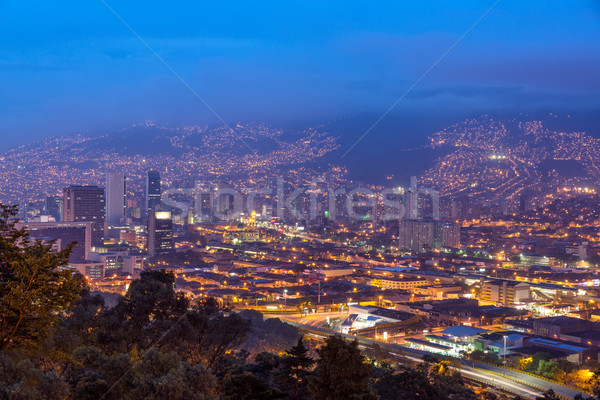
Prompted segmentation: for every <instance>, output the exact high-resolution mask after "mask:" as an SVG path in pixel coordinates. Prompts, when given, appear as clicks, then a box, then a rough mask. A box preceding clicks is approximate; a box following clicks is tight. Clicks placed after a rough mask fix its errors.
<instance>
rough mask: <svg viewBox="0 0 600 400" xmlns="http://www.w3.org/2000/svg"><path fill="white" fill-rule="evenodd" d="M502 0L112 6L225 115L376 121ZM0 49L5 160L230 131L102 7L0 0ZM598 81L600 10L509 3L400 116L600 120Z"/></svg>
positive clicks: (593, 5) (591, 4)
mask: <svg viewBox="0 0 600 400" xmlns="http://www.w3.org/2000/svg"><path fill="white" fill-rule="evenodd" d="M494 2H495V0H494V1H483V0H479V1H460V2H450V1H418V2H397V1H394V2H392V1H387V2H352V1H351V2H347V1H344V2H341V1H340V2H337V1H336V2H333V1H326V2H324V1H301V2H282V1H277V2H262V1H260V2H248V1H244V2H241V1H240V2H231V1H212V2H208V1H170V2H165V1H161V2H157V1H148V0H145V1H120V2H117V1H113V0H107V4H108V5H109V6H110V7H112V8H113V9H114V11H115V12H116V13H117V14H118V15H119V16H120V17H121V18H122V19H123V20H124V21H125V22H126V23H127V24H128V25H129V26H130V27H131V28H132V29H133V30H134V31H135V32H136V33H137V34H138V35H139V36H140V37H142V38H143V39H144V40H146V41H147V43H148V44H149V45H150V47H151V48H152V49H153V50H154V51H155V52H156V53H157V54H159V55H160V56H161V57H163V58H164V60H165V61H166V62H167V63H168V64H169V65H170V66H171V67H172V68H173V70H175V71H176V72H177V73H178V74H179V75H180V76H181V78H183V80H185V81H186V82H187V83H188V84H189V85H190V86H191V87H192V88H193V89H194V90H195V91H196V92H197V93H198V94H199V95H200V96H201V97H202V98H203V99H204V100H205V101H206V102H207V103H208V104H209V105H210V106H211V107H212V108H213V109H214V110H215V111H216V112H217V113H218V114H219V115H220V116H222V117H223V118H224V119H225V120H227V121H228V122H230V121H267V122H270V123H273V124H275V125H280V126H282V125H283V126H286V125H290V124H302V123H306V124H311V123H316V122H327V121H332V120H335V119H337V118H341V117H346V116H349V115H353V114H357V113H358V114H365V115H373V117H374V118H376V117H377V116H378V115H381V114H382V113H383V112H384V111H385V110H386V109H387V108H388V107H389V106H390V105H391V104H392V103H394V101H396V100H397V99H398V98H399V97H400V96H401V95H402V94H403V93H404V92H405V91H406V89H407V88H409V87H410V86H411V85H412V84H413V82H414V81H415V80H416V79H417V78H418V77H419V76H420V75H421V74H423V72H425V71H426V70H427V69H428V68H429V67H430V66H431V65H432V64H433V63H434V62H435V61H436V60H437V59H438V58H439V57H440V56H441V55H442V54H443V53H444V52H445V51H446V50H447V49H448V48H449V47H450V46H451V45H452V44H453V43H454V42H455V41H456V40H457V39H458V38H459V37H460V36H461V35H462V34H464V33H465V32H466V31H467V30H468V29H469V28H470V27H471V26H472V25H473V23H474V22H475V21H476V20H477V19H478V18H480V17H481V16H482V15H483V14H484V13H485V12H486V10H488V9H489V8H490V7H491V6H492V4H494ZM0 38H1V39H0V138H1V139H2V140H1V144H0V151H1V150H4V149H6V148H8V147H12V146H15V145H19V144H23V143H27V142H29V141H31V140H33V139H39V138H42V137H45V136H50V135H56V134H63V133H74V132H84V131H85V132H91V133H102V132H107V131H111V130H115V129H119V128H122V127H124V126H126V125H129V124H133V123H139V122H143V121H146V120H154V121H159V122H166V123H171V124H194V123H199V124H211V125H218V124H219V120H218V119H217V118H216V117H215V116H214V115H213V114H211V113H210V112H209V111H207V109H206V107H205V106H204V105H203V104H202V103H201V102H200V101H198V99H196V98H195V97H194V96H193V95H192V94H191V93H190V92H189V91H188V90H187V89H186V88H185V87H184V85H182V83H181V82H180V81H179V80H178V79H177V78H176V77H175V76H174V75H173V74H172V73H171V72H170V71H169V70H168V69H167V68H166V67H165V66H164V65H163V64H162V63H161V62H160V61H159V60H158V59H157V58H156V57H155V56H154V55H153V54H152V52H151V51H149V50H148V49H147V48H146V47H144V45H143V44H142V43H141V42H140V41H139V40H138V39H137V38H136V37H135V36H134V35H133V34H132V32H130V31H129V30H128V29H127V28H126V27H125V26H124V24H123V23H122V22H121V21H119V19H118V18H117V17H115V15H113V14H112V13H111V12H110V11H109V9H108V8H107V7H106V6H105V5H104V4H103V3H102V2H101V1H96V0H90V1H81V0H79V1H60V2H48V1H37V2H25V1H16V0H14V1H1V0H0ZM599 76H600V2H598V1H583V0H582V1H579V0H574V1H564V0H556V1H525V2H523V1H517V0H503V1H501V2H500V3H499V4H498V5H497V6H496V7H495V8H493V10H492V11H491V12H490V13H489V15H487V16H486V17H485V18H484V19H483V20H482V21H481V23H479V24H478V25H477V26H476V27H475V28H474V29H473V31H472V32H471V33H470V34H469V35H467V36H466V37H465V38H464V40H463V41H462V42H461V43H459V44H458V46H457V47H456V48H455V49H454V50H453V51H452V52H451V53H450V54H449V55H448V56H447V57H446V58H444V59H443V60H442V61H441V62H440V63H439V65H438V66H437V67H436V68H435V69H434V70H433V71H432V72H431V73H430V74H429V75H427V76H426V77H425V79H423V81H422V82H421V83H420V84H419V85H418V86H417V87H416V88H415V89H414V90H413V91H412V92H411V94H410V95H409V96H408V97H407V98H406V99H405V100H404V101H402V102H401V103H400V104H399V105H398V106H397V108H396V110H395V112H394V113H392V115H391V116H390V118H391V120H390V121H394V118H398V116H401V115H409V114H411V115H419V116H421V117H423V118H424V119H427V120H428V122H429V123H431V121H435V120H436V118H439V120H440V123H444V124H445V123H447V122H448V121H459V120H461V119H463V118H465V117H466V116H471V115H472V114H474V113H480V112H505V113H506V112H508V113H510V112H533V111H535V112H538V111H539V112H555V113H577V112H579V113H584V114H585V113H588V114H590V115H593V114H594V113H595V111H600V96H599V93H600V77H599ZM599 113H600V112H599ZM382 126H384V125H382ZM387 126H388V127H389V123H388V125H387ZM591 128H593V127H591ZM599 130H600V129H599ZM597 134H600V132H597Z"/></svg>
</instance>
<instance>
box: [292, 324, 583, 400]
mask: <svg viewBox="0 0 600 400" xmlns="http://www.w3.org/2000/svg"><path fill="white" fill-rule="evenodd" d="M285 322H287V323H288V324H290V325H293V326H295V327H297V328H298V329H301V330H303V331H306V332H308V333H309V334H310V335H311V336H313V337H316V338H320V339H323V338H325V337H327V336H330V335H334V334H338V335H340V336H343V337H345V338H347V339H350V340H354V339H356V340H357V341H358V342H359V343H360V344H361V345H363V346H366V347H368V346H372V345H374V344H377V345H379V346H380V347H383V348H386V349H387V350H388V351H389V352H390V354H392V355H396V356H400V355H401V356H403V357H407V358H409V359H411V360H413V361H417V362H422V361H423V360H422V357H423V356H424V355H433V356H435V355H436V354H435V353H430V352H427V351H422V350H417V349H411V348H408V347H404V346H400V345H397V344H389V343H383V342H380V341H376V340H372V339H367V338H363V337H357V336H352V335H345V334H341V333H337V332H332V331H329V330H327V329H323V328H318V327H315V326H310V325H305V324H300V323H297V322H292V321H289V320H285ZM461 362H462V364H463V365H462V367H461V368H460V372H461V374H462V375H463V376H464V377H465V378H469V379H472V380H475V381H479V382H481V383H484V384H487V385H489V386H493V387H496V388H500V389H502V390H505V391H509V392H511V393H513V394H518V395H521V396H523V397H527V398H535V397H536V396H540V395H541V394H542V392H544V391H547V390H549V389H552V390H554V392H555V393H556V394H558V395H560V396H563V397H565V398H568V399H572V398H574V397H575V396H576V395H577V394H579V393H581V392H579V391H578V390H576V389H573V388H569V387H566V386H563V385H560V384H558V383H553V382H549V381H547V380H545V379H542V378H538V377H536V376H532V375H528V374H526V373H523V372H519V371H513V370H509V369H505V368H500V367H494V366H491V365H487V364H483V363H478V362H473V361H465V360H461Z"/></svg>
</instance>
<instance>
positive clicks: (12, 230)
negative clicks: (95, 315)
mask: <svg viewBox="0 0 600 400" xmlns="http://www.w3.org/2000/svg"><path fill="white" fill-rule="evenodd" d="M16 215H17V208H16V207H15V206H5V205H2V204H0V350H6V349H7V348H9V347H11V346H24V345H26V346H30V347H31V346H35V345H37V344H39V343H40V342H41V341H42V340H43V339H44V338H45V337H46V336H47V333H48V331H49V329H50V328H51V327H52V326H53V325H54V324H55V323H56V322H57V321H58V320H59V317H60V315H61V313H64V312H66V311H67V310H68V309H69V308H70V307H71V305H72V304H73V302H74V301H75V300H76V299H77V297H78V293H79V291H80V289H81V285H82V282H81V279H80V278H79V277H77V276H76V275H75V274H74V273H73V272H72V271H70V270H61V267H65V266H66V265H67V263H68V261H69V256H70V254H71V249H72V245H69V246H67V247H66V248H65V249H64V250H62V251H59V252H57V253H55V252H53V251H52V244H51V243H42V242H41V241H33V240H31V239H30V238H29V234H28V232H27V231H26V230H25V229H17V228H16V227H15V223H16V222H17V221H16Z"/></svg>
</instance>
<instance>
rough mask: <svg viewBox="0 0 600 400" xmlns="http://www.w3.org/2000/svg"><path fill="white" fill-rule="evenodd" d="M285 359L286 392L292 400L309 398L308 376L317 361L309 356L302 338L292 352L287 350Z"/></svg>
mask: <svg viewBox="0 0 600 400" xmlns="http://www.w3.org/2000/svg"><path fill="white" fill-rule="evenodd" d="M285 353H286V356H284V357H283V360H282V361H283V362H282V364H283V371H282V372H283V375H284V376H286V377H287V379H286V380H285V382H286V383H287V384H286V385H285V390H286V391H287V392H289V397H290V398H291V399H304V398H307V397H308V376H309V375H310V369H311V368H312V366H313V365H314V363H315V361H314V360H313V359H312V358H310V357H309V356H308V349H307V348H306V346H305V345H304V341H303V340H302V337H299V338H298V342H297V343H296V345H295V346H293V347H292V348H291V349H290V350H286V352H285Z"/></svg>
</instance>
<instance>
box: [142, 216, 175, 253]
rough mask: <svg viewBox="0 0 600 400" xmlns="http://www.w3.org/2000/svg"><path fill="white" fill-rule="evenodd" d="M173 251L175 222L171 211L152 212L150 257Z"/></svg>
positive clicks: (149, 228)
mask: <svg viewBox="0 0 600 400" xmlns="http://www.w3.org/2000/svg"><path fill="white" fill-rule="evenodd" d="M172 251H173V221H172V219H171V213H170V212H169V211H152V212H151V213H150V214H149V215H148V254H149V255H150V257H155V256H158V255H164V254H169V253H171V252H172Z"/></svg>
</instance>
